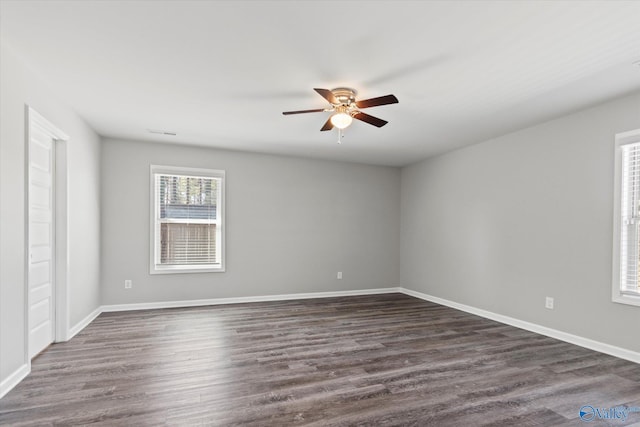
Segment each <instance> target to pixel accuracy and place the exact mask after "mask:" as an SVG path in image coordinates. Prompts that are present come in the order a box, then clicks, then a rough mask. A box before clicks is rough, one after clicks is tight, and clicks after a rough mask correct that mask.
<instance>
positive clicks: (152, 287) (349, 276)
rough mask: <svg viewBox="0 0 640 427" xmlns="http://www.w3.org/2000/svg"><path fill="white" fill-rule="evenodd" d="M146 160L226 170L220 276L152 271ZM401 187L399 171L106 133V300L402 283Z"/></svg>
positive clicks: (256, 293) (153, 299)
mask: <svg viewBox="0 0 640 427" xmlns="http://www.w3.org/2000/svg"><path fill="white" fill-rule="evenodd" d="M336 149H339V147H337V148H336ZM151 164H158V165H168V166H187V167H199V168H211V169H224V170H226V174H227V175H226V191H227V194H226V202H227V206H226V220H227V229H226V232H227V235H226V243H227V248H226V257H227V258H226V272H225V273H192V274H169V275H150V274H149V166H150V165H151ZM399 188H400V171H399V169H397V168H388V167H378V166H366V165H358V164H351V163H339V162H330V161H319V160H309V159H298V158H293V157H279V156H269V155H261V154H250V153H241V152H233V151H222V150H215V149H208V148H197V147H186V146H177V145H169V144H158V143H148V142H135V141H121V140H105V141H104V142H103V145H102V192H101V193H102V282H101V283H102V303H103V304H105V305H110V304H124V303H140V302H156V301H174V300H193V299H206V298H223V297H242V296H259V295H277V294H289V293H301V292H324V291H341V290H357V289H369V288H384V287H390V286H398V284H399V262H398V255H399V236H400V230H399V224H400V195H399ZM338 271H342V272H343V275H344V278H343V280H337V279H336V272H338ZM125 279H132V280H133V288H132V289H124V280H125Z"/></svg>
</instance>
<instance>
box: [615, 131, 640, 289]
mask: <svg viewBox="0 0 640 427" xmlns="http://www.w3.org/2000/svg"><path fill="white" fill-rule="evenodd" d="M621 151H622V152H621V156H622V159H621V160H622V162H621V163H622V164H621V166H622V178H621V187H622V188H621V189H620V203H621V205H620V213H621V218H620V291H621V292H623V293H630V294H635V295H640V287H639V283H640V281H639V280H638V273H639V272H640V270H639V268H638V265H639V264H640V250H639V249H640V246H639V245H640V239H639V238H638V237H639V233H638V231H639V230H638V226H639V225H640V211H639V208H640V206H639V203H640V143H634V144H627V145H623V146H621Z"/></svg>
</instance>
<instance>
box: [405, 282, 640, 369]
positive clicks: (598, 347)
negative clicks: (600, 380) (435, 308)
mask: <svg viewBox="0 0 640 427" xmlns="http://www.w3.org/2000/svg"><path fill="white" fill-rule="evenodd" d="M400 292H402V293H403V294H405V295H409V296H412V297H416V298H420V299H423V300H425V301H431V302H434V303H436V304H440V305H446V306H447V307H451V308H455V309H457V310H461V311H465V312H467V313H471V314H475V315H477V316H480V317H484V318H487V319H491V320H495V321H496V322H500V323H505V324H507V325H511V326H515V327H516V328H520V329H525V330H527V331H531V332H535V333H537V334H540V335H545V336H547V337H551V338H555V339H558V340H560V341H565V342H568V343H570V344H575V345H578V346H580V347H584V348H588V349H589V350H595V351H598V352H600V353H605V354H608V355H611V356H615V357H619V358H620V359H625V360H629V361H631V362H635V363H640V353H638V352H635V351H631V350H627V349H625V348H621V347H616V346H613V345H610V344H605V343H602V342H599V341H595V340H592V339H589V338H584V337H580V336H578V335H573V334H569V333H567V332H562V331H558V330H557V329H552V328H547V327H546V326H541V325H538V324H535V323H530V322H526V321H524V320H519V319H515V318H513V317H509V316H504V315H502V314H497V313H493V312H491V311H487V310H482V309H480V308H476V307H472V306H469V305H465V304H460V303H457V302H454V301H449V300H446V299H444V298H439V297H434V296H433V295H427V294H423V293H422V292H417V291H413V290H411V289H406V288H400Z"/></svg>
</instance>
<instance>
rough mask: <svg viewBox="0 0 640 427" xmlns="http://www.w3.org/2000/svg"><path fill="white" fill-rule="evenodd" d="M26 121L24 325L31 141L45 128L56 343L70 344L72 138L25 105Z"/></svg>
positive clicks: (27, 323) (27, 337)
mask: <svg viewBox="0 0 640 427" xmlns="http://www.w3.org/2000/svg"><path fill="white" fill-rule="evenodd" d="M25 118H26V143H25V145H26V147H25V150H26V155H25V158H26V167H25V169H26V171H25V174H26V181H25V184H26V185H25V205H26V206H25V217H26V218H25V250H26V253H25V278H26V282H25V307H24V317H25V325H27V326H28V325H29V286H28V285H29V256H30V255H29V222H30V218H29V182H30V177H29V171H30V167H29V166H30V162H31V159H30V154H29V151H30V150H29V141H30V139H31V133H32V128H33V126H38V127H39V128H40V129H44V130H45V131H46V132H47V133H48V134H50V136H51V137H52V139H53V140H54V149H53V154H54V159H53V186H54V191H53V193H54V201H53V209H54V225H53V227H54V229H53V248H54V251H53V252H54V255H53V258H54V266H53V300H54V307H53V311H54V318H53V323H54V331H53V340H54V342H60V341H67V340H68V335H69V294H68V289H67V277H68V243H67V240H68V239H67V237H68V234H67V233H68V227H67V222H68V212H67V206H68V204H67V188H68V187H67V185H68V180H67V147H66V144H67V142H68V140H69V137H68V136H67V135H66V134H65V133H64V132H62V131H61V130H60V129H58V128H57V127H56V126H54V125H53V124H52V123H51V122H49V121H48V120H47V119H45V118H44V117H43V116H42V115H40V114H39V113H38V112H37V111H35V110H34V109H33V108H31V107H29V106H28V105H26V106H25ZM29 354H30V352H29V328H28V327H26V328H25V358H26V359H27V360H26V362H27V364H28V365H30V364H31V360H30V357H29Z"/></svg>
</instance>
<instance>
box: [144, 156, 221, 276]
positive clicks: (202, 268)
mask: <svg viewBox="0 0 640 427" xmlns="http://www.w3.org/2000/svg"><path fill="white" fill-rule="evenodd" d="M149 172H150V173H149V177H150V178H149V185H150V187H149V188H150V191H149V193H150V195H149V199H150V209H149V224H150V229H149V232H150V235H149V274H182V273H224V272H225V271H226V253H225V247H226V244H225V235H226V233H225V229H226V221H225V206H226V203H225V197H226V188H225V186H226V179H225V177H226V173H225V171H224V170H219V169H202V168H189V167H181V166H162V165H150V168H149ZM159 174H168V175H179V176H192V177H206V178H216V179H219V185H218V190H219V194H218V202H217V206H216V216H217V218H216V221H217V226H216V228H217V229H218V230H219V233H220V239H219V241H218V242H217V244H218V247H217V248H216V250H217V251H219V254H220V263H219V264H205V265H194V264H191V265H162V264H159V262H158V260H159V252H160V227H161V224H162V222H161V221H159V220H158V219H159V218H158V217H159V215H158V209H159V206H160V205H159V203H158V200H157V199H156V197H157V194H158V192H157V191H156V190H157V189H156V179H155V177H156V175H159ZM218 230H216V231H218Z"/></svg>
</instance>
